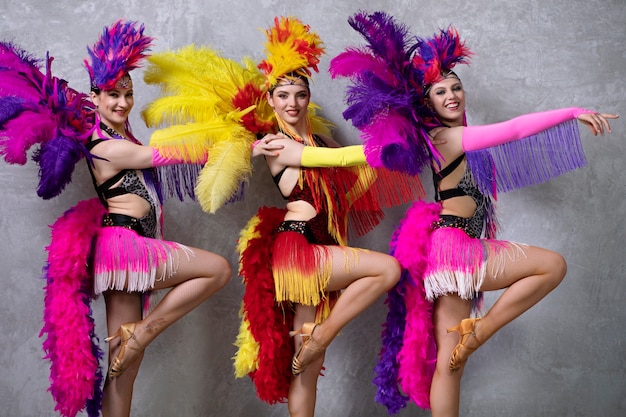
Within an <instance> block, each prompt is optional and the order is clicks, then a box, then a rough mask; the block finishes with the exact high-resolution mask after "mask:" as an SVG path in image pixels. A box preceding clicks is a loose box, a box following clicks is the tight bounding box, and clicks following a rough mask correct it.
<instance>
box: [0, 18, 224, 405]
mask: <svg viewBox="0 0 626 417" xmlns="http://www.w3.org/2000/svg"><path fill="white" fill-rule="evenodd" d="M143 31H144V27H143V25H141V26H140V27H137V25H136V23H135V22H125V21H123V20H122V21H117V22H115V23H114V24H113V25H111V26H109V27H106V28H104V30H103V32H102V34H101V36H100V38H99V40H98V42H96V43H95V44H94V45H93V46H92V47H90V48H88V52H89V56H90V62H88V61H87V60H86V61H85V65H86V67H87V70H88V71H89V75H90V80H91V92H90V98H91V102H89V99H88V96H87V95H85V94H81V93H78V92H76V91H75V90H72V89H70V88H69V87H68V86H67V83H66V82H65V81H63V80H60V79H58V78H56V77H52V75H51V72H50V66H51V62H52V58H48V59H47V61H46V63H47V67H46V74H43V73H42V72H41V71H40V70H39V68H38V65H37V61H36V60H34V59H32V58H31V57H30V56H28V55H27V54H26V53H25V52H24V51H21V50H19V49H18V48H17V47H15V46H14V45H13V44H10V43H0V128H1V129H2V136H1V137H0V155H3V156H4V158H5V160H6V161H7V162H9V163H19V164H24V163H25V162H26V152H27V150H28V148H29V147H31V146H33V145H35V144H38V145H40V146H39V149H37V150H36V152H35V153H34V157H33V159H34V160H35V161H36V162H37V163H38V164H39V167H40V172H39V174H40V183H39V188H38V190H37V192H38V194H39V195H40V196H41V197H43V198H46V199H47V198H52V197H54V196H56V195H58V194H60V192H61V191H62V190H63V188H64V187H65V185H66V184H67V183H69V182H70V181H71V174H72V171H73V168H74V166H75V164H76V163H77V162H78V161H79V160H80V159H82V157H85V158H86V159H87V162H88V166H89V170H90V172H91V175H92V179H93V182H94V186H95V188H96V192H97V194H98V199H95V198H94V199H91V200H86V201H81V202H79V203H78V204H77V205H76V206H74V207H73V208H72V209H70V210H68V211H67V212H66V213H64V214H63V216H61V217H60V218H59V219H58V220H57V221H56V222H55V223H54V225H52V227H51V234H52V240H51V243H50V245H49V246H48V248H47V250H48V263H47V265H46V267H45V268H44V275H45V278H46V282H47V285H46V297H45V307H44V327H43V329H42V332H41V333H42V335H45V336H46V337H45V341H44V343H43V347H44V350H45V351H46V354H47V355H46V358H47V359H49V360H50V362H51V368H50V381H51V385H50V392H51V394H52V396H53V398H54V400H55V402H56V407H55V409H56V410H57V411H58V412H59V413H60V414H61V415H63V416H68V417H73V416H75V415H76V414H78V413H79V412H80V411H81V410H82V409H86V411H87V413H88V415H89V416H91V417H93V416H98V415H100V411H102V414H103V415H104V416H115V417H119V416H128V415H130V410H131V401H132V393H133V385H134V382H135V378H136V377H137V373H138V371H139V366H140V364H141V360H142V358H143V352H144V349H145V348H146V347H147V346H148V345H149V344H150V343H151V342H152V341H153V340H154V339H155V338H156V337H157V336H158V335H159V334H161V333H162V332H163V331H164V330H165V329H166V328H168V327H169V326H170V325H172V324H173V323H174V322H176V321H177V320H178V319H180V318H181V317H183V316H184V315H186V314H187V313H189V312H190V311H191V310H193V309H194V308H195V307H197V306H198V305H200V304H201V303H202V302H203V301H205V300H206V299H208V298H209V297H210V296H211V295H213V294H214V293H215V292H216V291H218V290H219V289H220V288H222V287H223V286H224V285H226V283H227V282H228V280H229V279H230V276H231V268H230V265H229V264H228V262H227V261H226V259H224V258H223V257H221V256H219V255H216V254H213V253H211V252H207V251H205V250H201V249H196V248H191V247H187V246H184V245H181V244H179V243H175V242H169V241H165V240H162V235H161V223H162V214H161V205H162V201H163V194H164V193H163V191H162V189H161V182H160V181H159V180H158V178H159V177H161V178H165V177H167V178H165V179H167V180H168V186H169V187H170V188H171V189H176V190H170V191H171V192H172V193H173V192H174V191H176V192H177V193H178V191H179V189H182V188H184V187H182V186H180V184H185V183H186V184H188V183H189V182H188V180H189V179H190V177H194V179H195V176H194V175H195V174H197V172H198V170H199V169H198V166H199V165H200V164H202V163H204V162H205V161H206V156H205V157H204V158H203V159H202V160H193V159H192V158H191V157H189V158H185V159H184V160H183V159H179V158H173V157H169V156H166V155H163V154H162V153H161V152H160V151H159V150H158V149H157V148H155V147H151V146H144V145H142V144H141V143H140V142H139V141H138V140H137V139H135V137H134V136H133V134H132V133H131V130H130V125H129V123H128V116H129V114H130V111H131V110H132V108H133V103H134V98H133V83H132V80H131V77H130V75H129V72H130V71H131V70H133V69H135V68H137V67H139V66H140V65H141V61H142V59H143V58H145V56H146V55H145V51H146V50H147V49H148V48H149V47H150V45H151V42H152V40H153V39H152V38H150V37H148V36H145V35H144V34H143ZM187 159H189V160H187ZM157 168H158V172H157ZM167 168H170V169H169V170H167ZM157 174H158V175H157ZM179 176H185V177H186V178H182V177H181V178H178V177H179ZM187 191H189V190H187ZM181 192H183V191H181ZM187 194H189V195H190V196H193V195H192V193H190V192H187ZM179 195H182V194H180V193H179ZM166 288H171V290H170V291H169V292H168V293H167V294H166V295H165V296H164V297H163V298H162V300H161V301H160V302H159V303H158V304H156V305H155V306H149V307H150V309H148V308H144V307H148V305H147V303H146V301H147V297H146V296H147V295H149V292H150V291H152V290H160V289H166ZM99 294H103V296H104V300H105V303H106V320H107V330H108V335H109V337H107V338H106V341H107V342H109V366H108V372H107V374H106V377H104V378H103V373H102V371H100V369H99V359H100V358H101V356H102V352H101V351H100V348H99V347H98V339H97V337H96V335H95V329H94V323H93V319H92V318H91V309H90V300H91V299H92V298H93V297H94V296H97V295H99ZM148 311H149V313H147V312H148ZM144 312H146V313H147V314H146V315H145V316H144ZM103 379H105V381H104V388H102V380H103Z"/></svg>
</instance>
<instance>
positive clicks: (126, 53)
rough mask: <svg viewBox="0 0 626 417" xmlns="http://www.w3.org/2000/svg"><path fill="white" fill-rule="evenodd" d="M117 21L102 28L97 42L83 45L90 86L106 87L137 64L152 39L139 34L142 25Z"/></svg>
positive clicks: (138, 65) (150, 44) (112, 84)
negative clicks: (88, 45) (85, 51)
mask: <svg viewBox="0 0 626 417" xmlns="http://www.w3.org/2000/svg"><path fill="white" fill-rule="evenodd" d="M136 25H137V22H126V21H124V20H118V21H117V22H115V23H113V24H112V25H111V26H109V27H105V28H104V29H103V31H102V34H101V35H100V38H99V39H98V41H97V42H96V43H95V44H94V45H93V46H92V47H87V52H88V53H89V58H90V59H91V63H90V62H89V61H88V60H87V59H86V60H85V67H87V71H88V72H89V78H90V79H91V86H92V87H97V88H99V89H100V90H110V89H112V88H114V87H115V83H116V81H117V80H119V79H120V78H121V77H122V76H124V75H125V74H127V73H128V72H130V71H131V70H133V69H136V68H139V67H140V66H141V61H142V60H143V59H144V58H145V57H147V56H148V55H147V54H146V51H147V50H148V49H149V48H150V46H152V41H153V40H154V38H152V37H149V36H146V35H144V34H143V32H144V25H143V24H142V25H140V26H139V28H136Z"/></svg>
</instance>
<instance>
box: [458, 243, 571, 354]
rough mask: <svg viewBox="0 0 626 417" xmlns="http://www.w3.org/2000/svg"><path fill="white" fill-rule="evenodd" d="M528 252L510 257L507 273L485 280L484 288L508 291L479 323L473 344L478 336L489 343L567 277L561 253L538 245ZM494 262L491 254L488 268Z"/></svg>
mask: <svg viewBox="0 0 626 417" xmlns="http://www.w3.org/2000/svg"><path fill="white" fill-rule="evenodd" d="M508 250H509V251H515V250H516V249H508ZM512 253H514V252H512ZM524 254H525V257H524V258H522V259H515V260H509V259H507V261H506V263H505V265H504V272H503V273H501V274H499V275H498V276H497V277H496V278H495V279H493V278H489V277H486V278H485V280H484V281H483V284H482V286H481V288H480V289H481V291H494V290H501V289H504V288H506V290H505V291H504V292H503V293H502V295H501V296H500V297H499V298H498V299H497V300H496V302H495V303H494V305H493V306H492V307H491V308H490V309H489V311H488V312H487V314H485V316H484V317H483V318H482V319H481V320H480V321H479V322H478V323H477V324H476V327H475V333H476V338H470V339H469V342H470V343H469V347H473V346H472V343H476V341H475V340H476V339H478V340H480V341H481V343H484V342H486V341H487V339H489V338H490V337H491V336H493V335H494V334H495V333H496V332H497V331H498V330H500V329H501V328H502V327H504V326H505V325H507V324H508V323H510V322H511V321H513V320H514V319H515V318H517V317H519V316H521V315H522V313H524V312H525V311H527V310H528V309H529V308H531V307H532V306H534V305H535V304H537V303H538V302H539V301H540V300H541V299H542V298H544V297H545V296H546V295H548V293H550V291H552V290H553V289H555V288H556V287H557V286H558V285H559V284H560V283H561V281H562V280H563V278H564V277H565V273H566V272H567V264H566V263H565V260H564V259H563V257H562V256H561V255H560V254H558V253H556V252H553V251H550V250H548V249H543V248H538V247H535V246H529V247H527V248H525V249H524ZM494 262H495V260H494V257H493V256H490V257H489V261H488V262H487V266H488V268H492V267H493V266H494ZM455 335H457V334H456V333H455ZM457 337H458V335H457ZM476 344H477V343H476Z"/></svg>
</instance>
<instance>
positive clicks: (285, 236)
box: [235, 17, 423, 403]
mask: <svg viewBox="0 0 626 417" xmlns="http://www.w3.org/2000/svg"><path fill="white" fill-rule="evenodd" d="M266 36H267V42H266V45H265V46H266V48H265V49H266V54H267V57H266V59H264V60H263V61H262V62H261V63H260V64H259V68H260V69H261V70H262V71H263V72H264V74H265V78H266V82H265V84H264V89H266V90H267V89H272V88H273V87H274V86H275V85H276V83H277V82H278V81H279V80H281V79H283V78H285V79H287V80H291V78H292V77H293V78H302V77H305V78H308V77H309V76H310V75H311V72H312V71H317V70H318V68H317V65H318V64H319V55H321V53H323V47H322V42H321V40H320V39H319V37H318V36H317V35H316V34H315V33H313V32H311V31H310V28H309V26H307V25H305V24H303V23H302V22H301V21H299V20H298V19H295V18H291V17H289V18H286V17H280V18H275V19H274V25H273V26H272V27H271V28H270V29H269V30H267V31H266ZM313 109H314V107H313V106H312V105H311V106H310V107H309V110H308V125H307V135H308V136H309V137H308V138H301V137H299V135H298V134H297V133H296V132H295V131H294V130H292V129H291V128H290V127H289V125H287V124H286V123H284V122H283V121H282V119H280V118H279V117H277V116H276V117H275V119H274V120H275V123H276V126H275V127H274V129H275V130H278V131H280V132H282V133H284V134H285V135H287V136H289V137H291V138H292V139H293V140H295V141H298V142H300V143H307V145H309V146H321V143H317V140H316V139H315V138H314V136H316V135H328V130H329V129H328V127H329V124H327V123H323V122H324V121H323V119H319V118H317V117H315V114H314V113H313V111H312V110H313ZM320 121H321V122H322V123H321V124H320V123H319V122H320ZM320 127H323V128H325V129H323V130H322V129H320ZM305 139H308V140H305ZM297 187H298V189H299V190H302V193H303V194H300V197H302V198H304V197H303V195H304V194H306V195H307V196H310V201H309V200H308V198H309V197H306V198H307V199H305V200H304V201H308V202H309V203H310V204H312V205H313V206H314V207H315V210H316V212H317V213H318V215H317V216H316V217H315V219H311V220H310V221H309V222H307V225H308V226H309V227H311V228H312V229H313V230H312V233H313V235H314V236H315V241H316V243H315V244H312V243H311V242H310V241H309V240H308V239H307V238H305V236H303V235H302V234H300V233H297V232H291V231H283V232H280V233H277V228H278V226H279V225H280V224H281V223H282V220H283V217H284V213H285V211H284V210H282V209H280V210H279V209H267V208H265V209H262V210H260V211H259V214H258V217H257V218H255V219H254V220H252V221H251V223H250V224H249V226H248V228H247V229H246V231H245V232H244V233H243V234H242V239H241V240H240V244H239V246H240V253H241V256H240V269H241V270H240V273H241V275H242V277H243V280H244V284H245V286H246V290H245V295H244V301H243V305H242V311H241V315H242V325H241V328H240V334H239V336H238V338H237V346H238V348H239V349H238V352H237V355H236V357H235V368H236V375H237V376H238V377H241V376H243V375H245V374H246V373H247V374H248V375H249V376H250V377H251V378H252V380H253V382H254V384H255V386H256V389H257V395H258V396H259V398H261V399H262V400H263V401H266V402H268V403H275V402H283V401H285V400H286V399H287V395H288V390H289V383H290V381H291V377H292V375H291V372H290V367H289V364H290V362H291V358H292V355H293V341H292V340H291V339H290V338H289V336H288V332H289V330H290V329H291V328H292V327H293V322H292V321H293V311H292V308H293V307H292V305H293V303H303V304H307V305H314V306H316V307H317V317H316V321H318V322H319V321H322V320H323V319H325V317H326V316H327V315H328V313H329V311H330V308H331V307H332V304H333V303H334V301H335V300H336V296H337V294H334V293H333V294H330V293H328V292H327V291H325V288H326V284H325V282H327V279H328V277H329V276H330V266H331V263H330V260H329V259H328V255H327V253H326V249H327V248H326V247H325V246H323V245H330V244H333V245H336V244H339V245H346V244H347V240H348V236H350V235H352V234H356V235H363V234H365V233H367V232H368V231H370V230H371V229H372V228H373V227H375V226H376V225H377V224H378V223H379V222H380V221H381V220H382V218H383V216H384V213H383V211H382V207H389V206H393V205H398V204H402V203H403V202H408V201H410V200H411V199H412V198H420V196H423V189H422V187H421V183H420V182H419V179H418V178H417V177H414V176H409V175H407V174H405V173H399V172H395V173H394V172H391V171H389V170H387V169H380V170H374V169H372V168H371V167H369V166H359V167H351V168H323V169H322V168H306V169H301V170H300V177H299V181H298V185H297ZM303 190H306V191H303ZM411 196H413V197H411ZM272 210H276V217H275V218H274V217H271V218H273V219H274V220H273V221H270V220H269V218H270V216H269V213H271V212H272ZM281 215H282V216H281ZM243 236H248V238H246V239H244V238H243ZM250 236H253V237H250ZM303 251H304V252H303ZM303 253H307V254H310V256H307V255H305V256H303ZM347 256H349V255H347ZM348 262H350V261H349V260H348ZM261 282H262V283H263V284H261ZM260 285H263V287H262V288H263V290H261V289H260V287H259V286H260ZM260 294H264V296H263V297H261V296H260ZM268 314H270V315H271V317H268ZM268 323H273V324H271V325H270V326H268ZM268 329H271V330H268ZM263 352H271V354H270V353H263Z"/></svg>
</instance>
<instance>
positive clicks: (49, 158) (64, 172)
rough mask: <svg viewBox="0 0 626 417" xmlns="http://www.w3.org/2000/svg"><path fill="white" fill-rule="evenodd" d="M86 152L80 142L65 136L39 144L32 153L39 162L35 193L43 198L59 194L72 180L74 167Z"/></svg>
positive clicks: (46, 198)
mask: <svg viewBox="0 0 626 417" xmlns="http://www.w3.org/2000/svg"><path fill="white" fill-rule="evenodd" d="M86 152H87V151H86V149H85V148H84V147H83V146H81V144H80V142H77V141H75V140H73V139H70V138H67V137H65V136H59V137H56V138H54V139H52V140H50V141H48V142H46V143H44V144H43V145H41V148H39V150H38V152H36V153H35V155H33V160H34V161H35V162H37V163H38V164H39V186H38V188H37V195H38V196H39V197H41V198H43V199H45V200H48V199H50V198H52V197H56V196H57V195H59V194H60V193H61V192H62V191H63V189H64V188H65V186H66V185H67V184H69V183H70V182H71V181H72V173H73V172H74V167H75V165H76V163H77V162H78V161H80V159H81V158H82V157H83V155H84V154H85V153H86Z"/></svg>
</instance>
